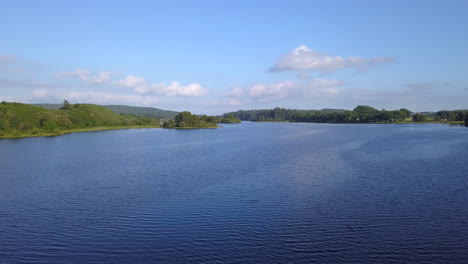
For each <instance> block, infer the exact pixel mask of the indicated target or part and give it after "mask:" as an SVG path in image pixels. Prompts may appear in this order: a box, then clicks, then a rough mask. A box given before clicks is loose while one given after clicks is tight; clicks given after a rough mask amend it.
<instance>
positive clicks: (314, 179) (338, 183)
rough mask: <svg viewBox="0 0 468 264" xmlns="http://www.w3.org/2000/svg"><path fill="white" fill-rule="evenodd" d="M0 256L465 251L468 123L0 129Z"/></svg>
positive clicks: (135, 258)
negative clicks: (55, 133) (4, 132)
mask: <svg viewBox="0 0 468 264" xmlns="http://www.w3.org/2000/svg"><path fill="white" fill-rule="evenodd" d="M0 223H1V225H0V263H468V253H467V252H468V128H465V127H462V126H448V125H442V124H401V125H398V124H389V125H383V124H379V125H373V124H366V125H364V124H361V125H358V124H356V125H352V124H346V125H339V124H310V123H250V122H245V123H242V124H235V125H224V127H223V128H219V129H203V130H170V129H131V130H114V131H97V132H86V133H75V134H68V135H63V136H59V137H40V138H26V139H3V140H0Z"/></svg>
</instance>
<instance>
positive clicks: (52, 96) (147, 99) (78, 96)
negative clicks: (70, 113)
mask: <svg viewBox="0 0 468 264" xmlns="http://www.w3.org/2000/svg"><path fill="white" fill-rule="evenodd" d="M64 99H67V100H69V101H70V102H76V103H93V104H129V105H144V106H151V105H154V104H156V103H158V102H160V99H159V98H157V97H155V96H142V95H135V94H118V93H105V92H96V91H62V90H43V89H41V90H33V91H32V98H30V100H32V101H41V100H42V101H46V102H50V101H52V102H53V101H61V100H64Z"/></svg>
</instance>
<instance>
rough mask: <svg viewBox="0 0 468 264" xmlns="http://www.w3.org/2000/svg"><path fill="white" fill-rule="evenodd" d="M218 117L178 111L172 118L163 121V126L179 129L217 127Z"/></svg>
mask: <svg viewBox="0 0 468 264" xmlns="http://www.w3.org/2000/svg"><path fill="white" fill-rule="evenodd" d="M218 121H219V120H218V118H217V117H215V116H207V115H202V116H197V115H193V114H192V113H190V112H189V111H184V112H180V113H178V114H177V115H176V116H175V117H174V120H172V119H170V120H168V121H166V122H164V123H163V128H181V129H195V128H217V127H218V125H217V124H218Z"/></svg>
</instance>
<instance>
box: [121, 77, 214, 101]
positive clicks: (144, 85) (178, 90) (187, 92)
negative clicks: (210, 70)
mask: <svg viewBox="0 0 468 264" xmlns="http://www.w3.org/2000/svg"><path fill="white" fill-rule="evenodd" d="M117 84H118V85H119V86H121V87H125V88H130V89H132V90H133V91H134V92H135V93H137V94H139V95H165V96H204V95H207V94H208V90H207V89H205V88H204V87H202V86H201V85H200V84H198V83H192V84H187V85H182V84H180V83H178V82H175V81H174V82H171V83H170V84H165V83H148V82H146V81H145V79H144V78H143V77H136V76H133V75H127V76H126V77H125V78H123V79H121V80H119V81H118V82H117Z"/></svg>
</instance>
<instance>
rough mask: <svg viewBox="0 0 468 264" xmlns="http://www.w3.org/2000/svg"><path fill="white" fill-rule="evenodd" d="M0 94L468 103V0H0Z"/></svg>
mask: <svg viewBox="0 0 468 264" xmlns="http://www.w3.org/2000/svg"><path fill="white" fill-rule="evenodd" d="M0 12H1V16H0V33H1V39H0V100H6V101H18V102H28V103H39V102H50V103H57V102H62V101H63V100H64V99H67V100H69V101H70V102H72V103H75V102H80V103H98V104H126V105H136V106H153V107H158V108H163V109H171V110H189V111H192V112H195V113H207V114H220V113H223V112H227V111H232V110H237V109H258V108H270V107H276V106H280V107H288V108H300V109H320V108H327V107H328V108H346V109H352V108H354V107H355V106H356V105H359V104H367V105H371V106H374V107H376V108H379V109H381V108H385V109H396V108H401V107H407V108H409V109H411V110H413V111H427V110H441V109H461V108H468V48H467V47H468V16H467V14H468V1H456V0H452V1H345V0H341V1H75V2H71V1H2V2H1V11H0Z"/></svg>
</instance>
